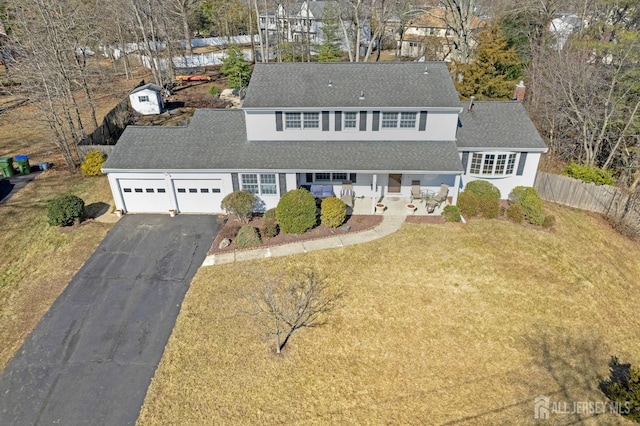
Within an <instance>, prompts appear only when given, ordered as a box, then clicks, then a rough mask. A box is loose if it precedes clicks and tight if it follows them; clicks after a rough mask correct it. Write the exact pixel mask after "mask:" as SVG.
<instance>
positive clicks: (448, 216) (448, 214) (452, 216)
mask: <svg viewBox="0 0 640 426" xmlns="http://www.w3.org/2000/svg"><path fill="white" fill-rule="evenodd" d="M442 216H443V217H444V220H446V221H447V222H460V221H462V217H460V209H459V208H458V206H452V205H446V206H444V209H442Z"/></svg>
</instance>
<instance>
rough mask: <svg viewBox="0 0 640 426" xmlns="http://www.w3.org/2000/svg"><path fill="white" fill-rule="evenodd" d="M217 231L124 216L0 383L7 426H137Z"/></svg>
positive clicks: (202, 220) (180, 219)
mask: <svg viewBox="0 0 640 426" xmlns="http://www.w3.org/2000/svg"><path fill="white" fill-rule="evenodd" d="M216 232H217V223H216V218H215V217H214V216H189V215H179V216H177V217H175V218H170V217H169V215H162V216H161V215H126V216H124V217H123V218H122V219H121V220H120V221H119V222H118V223H117V224H116V225H115V227H114V228H113V229H112V230H111V231H110V232H109V234H108V235H107V236H106V238H105V239H104V240H103V241H102V243H101V244H100V246H98V248H97V249H96V251H95V252H94V254H93V255H92V256H91V257H90V258H89V259H88V260H87V262H86V263H85V265H84V266H83V267H82V268H81V269H80V271H78V273H77V274H76V276H75V277H74V278H73V279H72V280H71V282H70V283H69V285H68V286H67V288H66V289H65V291H64V292H63V293H62V294H61V295H60V297H59V298H58V299H57V300H56V301H55V302H54V304H53V305H52V306H51V308H50V309H49V311H48V312H47V313H46V314H45V316H44V317H43V318H42V320H41V321H40V323H39V324H38V325H37V327H36V328H35V330H34V331H33V332H32V333H31V335H30V336H29V337H28V338H27V340H26V341H25V343H24V345H23V346H22V347H21V348H20V350H19V351H18V353H17V354H16V356H15V357H14V358H13V360H11V362H10V363H9V364H8V365H7V367H6V368H5V370H4V371H3V373H2V375H1V376H0V424H2V425H45V424H64V425H84V424H87V425H89V424H90V425H98V424H100V425H102V424H106V425H131V424H134V423H135V421H136V419H137V417H138V414H139V412H140V407H141V405H142V402H143V400H144V397H145V394H146V392H147V388H148V386H149V383H150V381H151V378H152V377H153V374H154V372H155V370H156V367H157V365H158V362H159V361H160V358H161V356H162V352H163V350H164V347H165V345H166V343H167V340H168V338H169V336H170V334H171V331H172V329H173V326H174V324H175V320H176V317H177V315H178V312H179V310H180V305H181V303H182V300H183V298H184V295H185V293H186V291H187V289H188V288H189V283H190V282H191V279H192V278H193V276H194V274H195V272H196V270H197V269H198V267H199V266H200V265H201V264H202V261H203V260H204V258H205V255H206V252H207V250H208V249H209V246H210V244H211V241H212V238H213V236H214V235H215V233H216ZM42 285H43V286H45V285H47V283H42Z"/></svg>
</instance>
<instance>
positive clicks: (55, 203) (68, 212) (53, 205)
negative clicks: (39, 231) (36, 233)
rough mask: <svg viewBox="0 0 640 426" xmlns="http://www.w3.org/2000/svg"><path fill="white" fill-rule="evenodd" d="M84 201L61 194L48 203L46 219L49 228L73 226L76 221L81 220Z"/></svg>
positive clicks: (73, 196)
mask: <svg viewBox="0 0 640 426" xmlns="http://www.w3.org/2000/svg"><path fill="white" fill-rule="evenodd" d="M83 212H84V201H83V200H82V198H80V197H76V196H75V195H72V194H62V195H60V196H58V197H56V198H54V199H53V200H50V201H49V206H48V208H47V217H48V219H49V225H51V226H69V225H73V222H75V220H76V219H81V218H82V213H83Z"/></svg>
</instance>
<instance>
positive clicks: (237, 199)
mask: <svg viewBox="0 0 640 426" xmlns="http://www.w3.org/2000/svg"><path fill="white" fill-rule="evenodd" d="M257 202H258V198H257V197H256V196H255V195H254V194H252V193H251V192H249V191H235V192H232V193H231V194H229V195H227V196H226V197H224V198H223V199H222V203H220V206H221V207H222V208H223V209H224V210H226V211H227V212H229V213H233V214H235V215H236V216H238V219H239V220H240V222H242V223H247V222H249V219H251V215H252V214H253V211H254V210H255V208H256V203H257Z"/></svg>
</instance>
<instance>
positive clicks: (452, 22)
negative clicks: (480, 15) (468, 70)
mask: <svg viewBox="0 0 640 426" xmlns="http://www.w3.org/2000/svg"><path fill="white" fill-rule="evenodd" d="M440 4H442V6H443V7H444V8H445V10H446V12H447V13H446V14H445V24H446V26H447V31H448V32H451V34H452V39H453V52H452V57H453V60H454V61H456V62H459V63H463V64H468V63H469V62H470V61H471V50H472V48H473V43H472V37H473V34H472V30H473V17H474V11H475V5H476V2H475V0H442V1H441V2H440Z"/></svg>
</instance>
